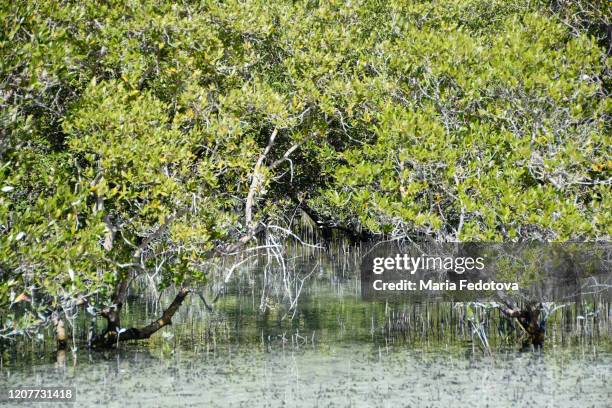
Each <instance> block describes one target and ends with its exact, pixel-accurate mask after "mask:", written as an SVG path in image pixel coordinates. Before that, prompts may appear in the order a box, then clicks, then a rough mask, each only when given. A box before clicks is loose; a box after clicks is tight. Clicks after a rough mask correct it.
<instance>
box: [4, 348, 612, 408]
mask: <svg viewBox="0 0 612 408" xmlns="http://www.w3.org/2000/svg"><path fill="white" fill-rule="evenodd" d="M45 359H46V360H48V359H47V357H45ZM41 363H42V362H41ZM611 367H612V355H610V354H593V353H585V354H579V355H577V354H573V353H569V354H568V353H563V352H559V353H552V352H551V353H543V354H534V353H514V352H509V353H504V354H497V355H495V357H482V356H474V355H465V354H464V355H461V354H459V355H457V354H456V353H455V352H453V351H444V350H436V351H422V350H414V349H401V348H394V349H390V350H386V349H381V350H378V349H376V350H373V349H372V347H368V346H364V345H363V344H343V345H341V346H337V347H329V348H325V349H324V350H321V349H317V348H316V347H314V348H312V347H304V348H301V349H300V350H295V349H293V350H287V349H286V350H282V349H278V350H273V351H271V352H266V351H261V350H258V349H257V348H246V349H245V348H238V349H231V348H229V347H228V348H223V349H219V350H216V351H214V352H202V353H194V352H191V351H189V352H187V351H181V350H177V351H176V352H174V353H171V354H169V353H164V352H162V351H159V350H158V351H149V350H145V349H142V348H139V347H129V348H127V349H123V350H120V351H118V352H109V353H95V354H92V355H88V354H87V353H85V352H83V353H78V354H77V355H76V358H75V359H74V360H73V357H72V355H71V354H70V353H69V354H68V355H67V360H66V362H65V365H62V364H57V363H55V362H47V363H45V364H40V365H36V366H31V367H28V368H24V367H20V368H11V367H4V368H3V369H2V382H3V383H5V384H6V385H7V386H20V385H23V384H29V385H49V384H54V385H63V386H75V387H76V388H77V399H78V406H93V405H99V406H122V407H125V406H143V407H151V406H164V407H167V406H177V407H178V406H202V405H205V406H219V407H223V406H244V407H252V406H342V407H344V406H359V407H360V406H364V407H373V406H381V407H396V406H413V407H426V406H474V407H505V406H507V407H517V406H519V407H528V406H534V407H609V403H610V401H612V385H611V383H610V381H611V374H612V368H611ZM128 402H129V403H128ZM41 405H42V406H49V405H48V403H43V404H41ZM20 406H22V405H21V404H20Z"/></svg>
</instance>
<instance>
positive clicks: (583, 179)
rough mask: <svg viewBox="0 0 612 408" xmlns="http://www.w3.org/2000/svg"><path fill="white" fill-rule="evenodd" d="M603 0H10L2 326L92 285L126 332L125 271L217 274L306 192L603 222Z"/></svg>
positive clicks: (0, 56)
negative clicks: (220, 262) (217, 263)
mask: <svg viewBox="0 0 612 408" xmlns="http://www.w3.org/2000/svg"><path fill="white" fill-rule="evenodd" d="M607 6H608V4H607V2H605V1H601V2H591V1H580V2H564V1H526V0H512V1H482V0H447V1H435V2H429V1H427V2H425V1H403V0H393V1H389V2H382V1H376V0H360V1H351V2H342V1H325V2H319V1H297V2H295V1H291V2H289V1H279V2H264V1H256V0H253V1H234V0H230V1H224V2H216V1H206V0H202V1H197V2H171V1H164V0H157V1H154V0H149V1H144V2H136V1H128V2H123V1H108V2H103V3H99V4H96V3H93V2H77V1H49V2H45V1H33V0H32V1H19V2H11V1H2V2H1V4H0V26H1V30H0V92H1V95H2V98H1V99H0V106H1V112H0V120H1V123H2V143H1V145H0V230H1V234H0V305H1V311H2V315H1V317H0V319H1V325H2V328H1V329H0V335H1V336H3V337H11V336H13V335H16V334H22V333H29V332H32V331H35V330H37V329H39V328H41V327H44V326H46V325H47V324H48V323H49V322H50V321H52V320H53V319H51V317H56V318H57V317H58V316H59V315H61V314H62V313H72V312H73V311H74V310H75V308H76V307H78V306H80V305H83V306H85V307H86V308H87V310H89V311H90V312H91V313H92V314H98V315H102V316H104V317H106V318H107V319H108V320H109V327H110V328H111V329H113V330H115V331H113V330H111V332H113V333H115V332H119V331H120V326H119V320H118V316H119V313H120V309H121V305H122V304H123V302H124V301H125V299H126V296H127V288H128V287H129V283H130V282H131V279H132V278H134V277H136V276H138V275H141V274H143V273H149V274H150V276H151V278H152V280H153V281H154V282H156V284H158V285H160V287H166V286H168V285H171V284H175V285H183V286H185V287H189V285H191V284H193V283H195V282H203V281H205V279H206V276H205V271H206V268H205V263H206V261H207V259H210V258H211V257H215V256H222V255H224V254H227V253H232V252H235V251H237V250H239V249H240V248H241V247H242V246H245V245H249V244H250V243H251V242H254V241H255V240H256V239H257V237H258V235H259V234H261V233H264V232H265V231H272V228H275V229H274V231H276V232H282V231H288V230H290V229H291V227H292V221H293V218H294V217H293V214H295V213H296V211H297V209H300V210H301V211H303V212H304V213H306V214H308V215H309V216H310V217H311V218H312V219H313V220H315V221H316V222H317V223H318V225H319V226H320V227H321V229H322V230H324V231H328V230H330V229H334V228H338V229H342V230H344V231H345V232H347V233H349V234H350V235H352V236H353V237H356V238H364V237H368V236H376V235H381V234H386V235H392V236H394V237H401V236H408V237H411V236H417V235H419V236H428V237H432V238H435V239H441V240H463V241H470V240H494V241H502V240H513V241H517V240H524V239H539V240H566V239H580V240H594V239H606V238H609V236H610V227H611V225H612V223H611V219H610V214H612V211H611V197H610V190H609V188H610V175H611V171H612V162H611V161H610V159H609V158H610V125H609V123H610V121H609V119H610V113H611V109H612V103H611V101H610V98H609V94H608V92H609V89H610V75H609V73H610V63H609V61H608V59H607V55H608V53H609V49H610V24H609V21H610V19H609V8H607ZM181 294H182V295H184V294H183V293H182V291H181ZM181 299H182V298H181ZM181 299H178V298H177V301H179V300H181ZM173 304H174V303H173ZM179 305H180V301H179V302H178V305H177V306H179ZM52 314H53V315H52ZM166 317H168V319H171V317H172V316H166ZM56 320H57V319H56ZM162 320H163V322H162V323H164V324H167V323H168V322H169V320H168V321H166V320H164V319H162ZM111 340H112V339H111Z"/></svg>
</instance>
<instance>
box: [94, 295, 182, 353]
mask: <svg viewBox="0 0 612 408" xmlns="http://www.w3.org/2000/svg"><path fill="white" fill-rule="evenodd" d="M190 292H191V290H189V289H187V288H181V289H180V290H179V293H178V294H177V295H176V297H175V298H174V300H173V301H172V303H171V304H170V306H168V308H167V309H166V310H164V312H163V313H162V315H161V317H160V318H159V319H157V320H155V321H153V322H151V323H149V324H148V325H146V326H144V327H142V328H135V327H132V328H129V329H122V328H121V326H120V320H119V315H120V312H121V305H116V307H115V308H114V309H112V310H106V311H104V312H103V316H104V317H106V320H107V327H106V330H105V331H104V333H103V334H102V335H100V336H97V337H95V338H94V339H93V340H92V341H91V342H90V344H89V346H90V348H93V349H107V348H112V347H115V346H116V345H117V344H118V343H119V342H120V341H128V340H143V339H148V338H149V337H151V335H152V334H153V333H155V332H157V331H158V330H159V329H161V328H162V327H164V326H168V325H171V324H172V317H173V316H174V314H175V313H176V311H177V310H178V309H179V307H180V306H181V304H182V303H183V301H184V300H185V298H186V297H187V295H188V294H189V293H190Z"/></svg>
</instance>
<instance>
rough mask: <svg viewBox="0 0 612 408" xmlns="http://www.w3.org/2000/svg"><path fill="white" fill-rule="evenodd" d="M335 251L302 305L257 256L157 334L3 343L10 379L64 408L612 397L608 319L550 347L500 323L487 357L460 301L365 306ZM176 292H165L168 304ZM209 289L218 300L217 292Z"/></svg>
mask: <svg viewBox="0 0 612 408" xmlns="http://www.w3.org/2000/svg"><path fill="white" fill-rule="evenodd" d="M338 259H339V258H337V257H336V258H332V259H329V258H327V259H322V258H318V259H315V258H312V257H311V258H308V259H307V261H306V262H303V263H302V264H300V265H298V266H296V268H295V269H296V270H297V271H298V273H301V275H300V276H301V278H304V277H305V276H306V275H308V274H309V273H310V272H311V271H313V270H314V271H315V273H314V274H313V275H312V276H311V278H309V279H308V280H305V284H304V286H303V288H302V291H301V294H300V297H299V302H298V306H297V308H296V310H295V313H293V310H291V309H289V308H288V304H290V302H291V296H289V295H287V291H286V290H285V289H287V288H286V287H284V286H283V284H282V280H280V279H279V280H278V282H276V283H274V282H271V284H270V282H268V283H269V284H268V286H267V287H266V289H265V290H263V289H262V288H263V284H262V282H261V276H262V275H263V274H262V271H261V270H260V268H259V267H258V266H257V265H255V267H252V268H249V269H248V270H244V271H241V272H240V273H238V272H236V274H235V276H234V277H233V279H232V280H231V282H228V284H227V285H221V286H219V285H218V284H216V289H217V290H219V289H220V290H222V293H223V294H222V295H221V296H220V297H219V298H218V301H217V302H216V303H215V304H214V311H213V312H210V311H209V310H207V308H205V307H204V306H203V303H202V302H201V301H200V299H199V298H198V297H197V296H192V297H190V298H189V300H188V301H187V302H186V304H185V305H184V307H183V308H182V309H181V310H180V311H179V314H178V315H177V316H175V319H174V325H173V326H172V327H167V328H164V329H163V331H162V332H161V333H157V334H156V335H155V336H154V337H153V338H151V339H150V340H149V341H148V342H140V343H132V344H120V347H119V349H118V350H112V351H105V352H89V351H87V350H86V348H85V347H84V344H83V339H84V336H85V331H84V330H81V331H78V332H75V340H76V344H77V350H76V351H75V352H74V353H73V352H71V351H70V350H67V351H66V352H63V353H59V354H58V353H56V352H55V351H54V350H53V342H52V341H49V339H48V338H47V339H42V340H40V339H39V340H31V341H29V342H25V343H22V344H21V345H20V346H19V347H15V348H8V349H5V350H4V351H3V352H2V353H0V356H1V359H0V385H1V386H2V387H1V388H5V387H19V386H37V385H39V386H74V387H76V389H77V403H76V404H67V405H72V406H79V407H81V406H84V407H87V406H111V407H112V406H121V407H126V406H130V407H131V406H143V407H156V406H160V407H169V406H177V407H178V406H181V407H182V406H200V407H201V406H219V407H228V406H244V407H254V406H273V407H275V406H306V407H312V406H321V407H325V406H340V407H345V406H346V407H361V406H363V407H374V406H381V407H404V406H406V407H438V406H441V407H450V406H453V407H455V406H470V407H530V406H533V407H609V406H610V405H611V401H612V375H611V374H612V349H611V347H610V342H609V339H610V326H609V324H608V323H606V324H607V325H604V323H603V322H604V320H602V319H600V320H599V323H597V324H595V323H594V322H595V321H594V320H592V321H591V323H589V321H588V319H580V320H576V319H575V316H574V315H568V316H569V319H570V320H572V321H577V322H579V323H580V325H574V326H571V327H569V328H568V329H567V331H565V330H564V329H563V327H565V326H563V325H560V324H559V325H553V324H551V325H550V326H549V327H548V338H547V344H546V347H545V348H544V350H543V351H541V352H520V351H518V344H517V341H516V339H515V340H512V339H511V340H510V341H502V340H501V338H498V337H495V336H496V334H495V333H496V329H495V327H494V323H493V322H494V320H491V323H490V324H491V326H490V327H488V328H487V330H488V333H489V336H491V337H490V339H489V340H490V341H491V344H492V345H493V347H492V349H491V351H490V352H488V351H487V350H485V349H483V348H482V347H481V345H480V344H479V343H478V341H475V340H474V338H473V337H472V336H471V335H470V331H469V330H467V331H466V328H468V327H469V325H466V324H465V322H464V320H465V316H464V317H461V316H460V315H459V314H458V312H457V310H459V309H457V308H456V306H449V305H448V304H443V303H437V304H436V303H431V304H410V303H409V302H408V303H407V304H403V305H389V304H384V303H381V302H374V301H363V300H362V299H361V298H360V290H359V280H358V277H357V276H356V274H355V272H352V271H355V270H356V268H355V267H354V265H351V264H350V262H347V261H346V259H343V260H342V262H340V261H338ZM294 266H295V265H294ZM258 268H259V269H258ZM268 272H270V271H268ZM272 272H274V271H272ZM267 276H268V279H271V277H270V275H269V274H268V275H267ZM278 276H280V273H279V272H278V271H276V272H275V274H274V276H273V277H278ZM298 281H299V280H298ZM214 282H218V279H217V281H214ZM210 286H212V287H214V286H215V285H210ZM172 294H173V293H172V291H171V290H170V291H168V293H166V294H165V295H164V296H162V300H161V305H164V304H168V303H169V301H170V300H171V298H172ZM205 295H206V296H207V297H208V298H209V300H211V299H212V298H214V297H215V293H211V289H210V287H209V289H207V292H206V293H205ZM156 300H157V297H155V296H149V297H147V296H144V297H136V298H135V300H133V301H132V303H130V305H129V306H128V307H127V308H126V310H125V316H124V320H123V322H124V325H126V326H127V325H130V324H140V323H142V322H143V321H148V320H150V319H152V318H154V317H155V316H156V315H158V313H159V308H160V307H161V306H160V304H158V303H157V301H156ZM262 304H265V305H266V307H265V308H263V309H265V310H264V311H262V308H261V305H262ZM568 310H569V308H568ZM396 312H397V313H400V312H401V313H403V314H401V316H404V317H406V319H407V320H404V321H406V322H408V323H409V326H408V329H407V330H404V331H399V332H393V331H389V330H387V329H388V327H389V326H388V323H389V322H390V321H392V320H393V319H396V318H397V316H398V315H397V314H395V313H396ZM606 313H608V314H609V309H608V311H607V312H606ZM458 316H459V317H458ZM483 316H484V315H483ZM81 317H83V316H81ZM292 317H293V318H292ZM453 319H455V322H454V323H453ZM562 320H564V319H560V321H562ZM606 322H609V319H608V320H606ZM589 324H590V326H589ZM430 326H431V327H430ZM1 404H2V402H0V405H1ZM52 405H53V404H50V403H48V402H46V403H39V406H43V407H49V406H52ZM16 406H20V407H22V406H28V405H27V404H26V403H19V404H17V405H16Z"/></svg>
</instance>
